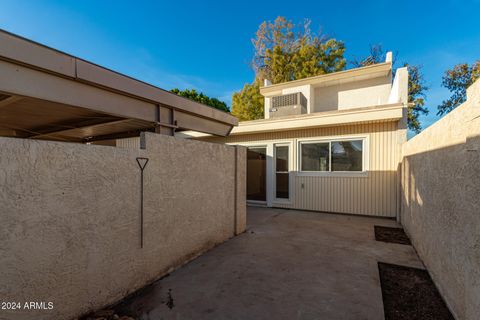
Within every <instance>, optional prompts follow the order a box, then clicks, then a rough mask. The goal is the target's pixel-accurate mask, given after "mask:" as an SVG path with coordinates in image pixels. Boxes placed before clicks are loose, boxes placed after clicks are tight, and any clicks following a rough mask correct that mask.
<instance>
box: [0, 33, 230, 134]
mask: <svg viewBox="0 0 480 320" xmlns="http://www.w3.org/2000/svg"><path fill="white" fill-rule="evenodd" d="M0 74H1V75H2V76H1V77H0V135H2V136H15V137H23V138H41V139H52V140H66V141H76V142H85V141H95V140H105V139H115V138H121V137H127V136H135V135H138V134H139V132H141V131H154V130H156V131H157V132H162V131H161V130H160V128H162V129H168V130H172V129H175V130H180V131H181V130H195V131H199V132H204V133H209V134H214V135H220V136H226V135H228V134H229V133H230V131H231V130H232V128H233V126H236V125H237V124H238V120H237V119H236V118H235V117H233V116H232V115H230V114H229V113H226V112H223V111H220V110H217V109H214V108H211V107H209V106H206V105H203V104H201V103H198V102H195V101H192V100H189V99H186V98H183V97H180V96H178V95H176V94H173V93H171V92H168V91H165V90H163V89H160V88H158V87H155V86H153V85H150V84H148V83H145V82H142V81H139V80H136V79H133V78H131V77H128V76H125V75H122V74H120V73H117V72H115V71H112V70H109V69H106V68H104V67H101V66H98V65H96V64H93V63H91V62H88V61H85V60H82V59H80V58H77V57H74V56H72V55H68V54H66V53H63V52H60V51H58V50H55V49H52V48H49V47H46V46H44V45H41V44H38V43H35V42H32V41H30V40H28V39H25V38H22V37H19V36H17V35H14V34H11V33H9V32H6V31H3V30H0Z"/></svg>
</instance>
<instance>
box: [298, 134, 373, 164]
mask: <svg viewBox="0 0 480 320" xmlns="http://www.w3.org/2000/svg"><path fill="white" fill-rule="evenodd" d="M300 150H301V151H300V157H301V158H300V171H307V172H308V171H312V172H341V171H344V172H345V171H346V172H352V171H353V172H355V171H356V172H359V171H363V165H364V164H363V139H358V140H335V141H322V142H302V143H300Z"/></svg>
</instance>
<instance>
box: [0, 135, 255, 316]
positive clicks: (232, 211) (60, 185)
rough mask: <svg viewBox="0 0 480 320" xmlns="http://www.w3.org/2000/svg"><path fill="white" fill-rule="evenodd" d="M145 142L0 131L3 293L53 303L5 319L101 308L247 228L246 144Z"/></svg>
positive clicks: (156, 138) (1, 313)
mask: <svg viewBox="0 0 480 320" xmlns="http://www.w3.org/2000/svg"><path fill="white" fill-rule="evenodd" d="M142 144H143V145H145V147H146V149H145V150H140V149H128V148H115V147H105V146H94V145H81V144H70V143H59V142H47V141H36V140H23V139H14V138H0V150H1V152H0V274H1V275H2V276H1V277H0V297H1V298H2V301H20V302H22V303H23V302H25V301H46V302H49V301H51V302H53V305H54V308H53V310H50V311H44V310H37V311H11V312H7V311H5V310H0V318H1V319H35V320H38V319H42V320H44V319H56V320H57V319H70V318H72V317H75V316H78V315H80V314H83V313H85V312H87V311H89V310H91V309H95V308H100V307H103V306H105V305H108V304H110V303H113V302H115V301H117V300H118V299H121V298H122V297H123V296H125V295H127V294H129V293H131V292H132V291H134V290H136V289H139V288H140V287H142V286H144V285H145V284H147V283H149V282H151V281H153V280H155V279H157V278H159V277H160V276H162V275H164V274H166V273H167V272H169V271H171V270H172V269H173V268H175V267H178V266H180V265H181V264H183V263H185V262H187V261H188V260H190V259H192V258H194V257H195V256H196V255H198V254H200V253H201V252H203V251H205V250H208V249H209V248H211V247H213V246H214V245H216V244H218V243H221V242H223V241H225V240H226V239H228V238H230V237H232V236H233V235H234V234H236V233H240V232H242V231H244V230H245V222H246V212H245V210H246V209H245V158H246V151H245V149H244V148H242V147H239V148H235V147H232V146H226V145H219V144H212V143H205V142H200V141H190V140H182V139H178V138H173V137H168V136H163V135H156V134H146V135H145V136H144V140H143V141H142ZM139 156H141V157H147V158H149V162H148V164H147V166H146V168H145V172H144V174H145V181H144V192H145V193H144V200H145V202H144V217H145V221H144V247H143V249H141V248H140V169H139V167H138V165H137V163H136V160H135V159H136V157H139ZM235 229H236V230H235Z"/></svg>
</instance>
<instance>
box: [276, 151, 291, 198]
mask: <svg viewBox="0 0 480 320" xmlns="http://www.w3.org/2000/svg"><path fill="white" fill-rule="evenodd" d="M274 155H275V162H274V165H275V184H274V185H275V193H274V194H275V199H278V200H289V199H290V172H289V165H290V163H289V162H290V161H289V160H290V146H289V145H282V144H276V145H275V146H274Z"/></svg>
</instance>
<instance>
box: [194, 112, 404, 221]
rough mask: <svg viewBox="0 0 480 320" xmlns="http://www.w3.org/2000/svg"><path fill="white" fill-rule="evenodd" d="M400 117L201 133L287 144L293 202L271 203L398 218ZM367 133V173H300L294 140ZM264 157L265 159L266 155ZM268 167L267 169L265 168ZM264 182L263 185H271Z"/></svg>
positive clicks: (252, 142) (229, 139) (260, 143)
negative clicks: (251, 131) (237, 132)
mask: <svg viewBox="0 0 480 320" xmlns="http://www.w3.org/2000/svg"><path fill="white" fill-rule="evenodd" d="M398 128H399V122H398V121H391V122H372V123H363V124H354V125H345V126H334V127H319V128H313V129H302V130H290V131H273V132H267V133H258V134H247V135H231V136H229V137H226V138H222V137H209V138H202V139H205V140H207V141H212V142H218V143H229V144H239V145H245V146H263V145H271V144H275V143H290V145H291V148H292V151H293V157H292V159H291V160H292V161H291V167H290V181H291V201H289V202H279V201H275V200H273V201H272V206H275V207H283V208H295V209H304V210H314V211H327V212H339V213H351V214H360V215H373V216H382V217H396V215H397V211H398V210H397V209H398V202H397V200H398V192H399V188H398V183H397V181H398V177H397V168H398V165H399V161H400V151H401V150H400V148H401V143H402V142H403V139H404V137H403V136H402V135H404V131H403V130H398ZM327 137H328V138H332V139H337V138H342V137H344V138H349V137H366V138H367V140H366V141H367V143H368V148H367V149H368V154H367V158H368V159H367V163H368V171H367V173H366V174H346V175H341V174H332V175H323V176H308V175H303V174H301V173H299V172H298V167H299V164H298V160H299V159H298V157H297V153H298V152H297V149H298V143H299V142H300V141H302V140H304V139H310V138H318V139H324V138H327ZM267 161H268V160H267ZM267 170H268V168H267ZM272 188H273V187H272V184H269V183H268V182H267V190H272Z"/></svg>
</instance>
